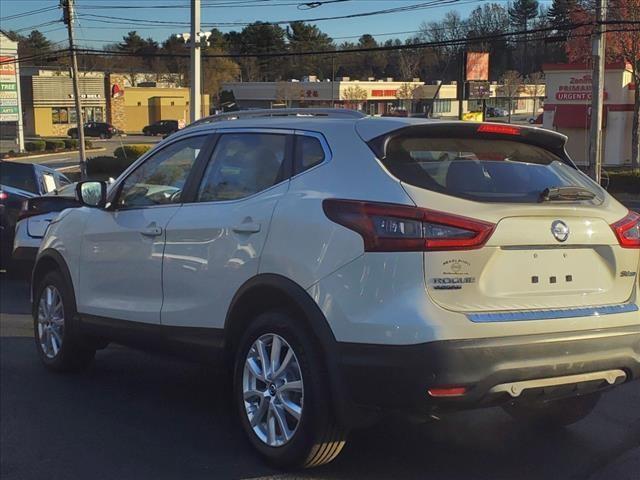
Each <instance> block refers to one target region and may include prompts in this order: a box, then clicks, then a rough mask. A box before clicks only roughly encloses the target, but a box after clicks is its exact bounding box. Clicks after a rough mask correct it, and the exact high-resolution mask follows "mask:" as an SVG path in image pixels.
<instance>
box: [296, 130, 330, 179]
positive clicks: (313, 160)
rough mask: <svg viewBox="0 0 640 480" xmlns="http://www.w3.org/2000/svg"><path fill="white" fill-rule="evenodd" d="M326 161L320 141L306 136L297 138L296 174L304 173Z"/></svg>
mask: <svg viewBox="0 0 640 480" xmlns="http://www.w3.org/2000/svg"><path fill="white" fill-rule="evenodd" d="M323 161H324V150H323V149H322V144H321V143H320V140H318V139H317V138H316V137H309V136H305V135H297V136H296V173H300V172H304V171H305V170H308V169H309V168H311V167H314V166H316V165H318V164H319V163H322V162H323Z"/></svg>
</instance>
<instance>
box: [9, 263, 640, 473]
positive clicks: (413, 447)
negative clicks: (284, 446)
mask: <svg viewBox="0 0 640 480" xmlns="http://www.w3.org/2000/svg"><path fill="white" fill-rule="evenodd" d="M29 308H30V307H29V295H28V286H27V285H26V283H24V282H19V281H16V280H9V279H8V278H6V275H5V274H2V273H0V477H1V478H2V479H3V480H4V479H6V480H13V479H20V480H23V479H25V480H31V479H33V480H36V479H37V480H39V479H44V478H47V479H51V480H53V479H61V480H62V479H63V480H74V479H79V480H80V479H81V480H86V479H105V480H128V479H136V480H137V479H153V480H163V479H185V480H191V479H198V480H199V479H255V478H274V479H275V478H277V479H293V478H309V479H311V478H313V479H367V480H371V479H438V480H439V479H446V480H457V479H464V480H470V479H487V480H489V479H491V480H496V479H505V480H506V479H509V480H513V479H518V480H528V479H531V480H539V479H571V480H578V479H590V480H605V479H606V480H632V479H633V480H638V478H639V473H638V472H640V408H639V407H640V382H634V383H630V384H627V385H623V386H621V387H619V388H617V389H615V390H612V391H610V392H608V393H606V394H605V395H604V396H603V398H602V400H601V402H600V403H599V405H598V407H597V409H596V411H594V412H593V413H592V414H591V415H590V416H589V417H587V418H586V419H585V420H583V421H581V422H579V423H578V424H576V425H574V426H572V427H569V428H566V429H563V430H560V431H558V432H555V433H549V432H536V431H533V430H529V429H527V428H524V427H523V426H521V425H518V424H516V423H515V422H514V421H512V420H511V419H510V418H509V417H508V416H507V415H506V414H504V413H503V412H502V410H501V409H497V408H493V409H486V410H478V411H471V412H464V413H459V414H455V415H450V416H447V417H444V418H442V419H440V420H439V421H433V422H429V423H426V424H414V423H409V422H406V421H401V420H399V419H389V420H387V421H386V422H384V423H383V424H382V425H380V426H377V427H375V428H368V429H366V430H361V431H356V432H352V433H351V435H350V437H349V441H348V444H347V447H346V448H345V450H344V451H343V452H342V454H341V456H340V457H338V459H337V460H336V461H334V462H333V463H331V464H330V465H327V466H325V467H322V468H320V469H316V470H311V471H304V472H289V473H285V472H278V471H276V470H274V469H272V468H269V467H268V466H266V465H265V464H263V463H262V461H261V459H260V458H259V457H258V456H257V455H256V454H255V453H254V452H253V450H252V449H251V448H250V446H249V444H248V442H247V441H246V439H245V438H244V436H243V434H242V432H241V430H240V427H239V424H238V423H237V421H236V420H235V414H234V409H233V408H232V405H231V403H230V400H229V391H228V388H229V387H228V382H227V376H226V374H225V372H223V371H220V370H219V369H216V368H215V367H212V366H207V365H198V364H193V363H186V362H183V361H180V360H177V359H174V358H166V357H161V356H154V355H151V354H148V353H141V352H137V351H134V350H130V349H128V348H124V347H119V346H110V347H108V348H107V349H105V350H103V351H100V352H98V354H97V357H96V362H95V364H94V365H93V366H92V367H91V368H90V369H89V370H88V371H86V372H84V373H81V374H74V375H59V374H53V373H49V372H47V371H46V370H45V369H44V368H43V367H42V365H41V364H40V362H39V360H38V358H37V355H36V351H35V346H34V343H33V340H32V338H31V335H32V328H31V317H30V315H29ZM380 382H381V394H384V378H381V379H380Z"/></svg>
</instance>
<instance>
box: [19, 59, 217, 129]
mask: <svg viewBox="0 0 640 480" xmlns="http://www.w3.org/2000/svg"><path fill="white" fill-rule="evenodd" d="M140 75H143V74H140ZM79 80H80V82H79V83H80V95H81V97H82V110H83V113H84V118H85V121H96V122H108V123H110V124H112V125H113V126H115V127H116V128H119V129H121V130H123V131H125V132H127V133H140V132H141V131H142V128H143V127H144V126H145V125H149V124H150V123H153V122H156V121H158V120H178V121H180V120H183V121H186V120H188V118H189V89H188V88H181V87H175V86H173V84H172V83H171V82H166V83H164V84H163V83H155V82H148V81H147V82H141V83H137V85H139V86H132V82H131V75H128V74H119V73H103V72H81V75H80V78H79ZM20 85H21V90H22V107H23V112H24V113H23V119H24V129H25V135H27V136H39V137H57V136H65V135H66V134H67V131H68V130H69V129H70V128H72V127H74V126H75V122H76V112H75V103H74V96H73V84H72V81H71V77H70V76H69V73H68V71H65V70H45V69H37V68H23V69H22V70H21V72H20ZM202 113H203V115H208V114H209V96H208V95H203V96H202Z"/></svg>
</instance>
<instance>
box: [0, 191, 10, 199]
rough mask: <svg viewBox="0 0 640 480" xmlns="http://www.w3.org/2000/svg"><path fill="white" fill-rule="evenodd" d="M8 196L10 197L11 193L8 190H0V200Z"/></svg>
mask: <svg viewBox="0 0 640 480" xmlns="http://www.w3.org/2000/svg"><path fill="white" fill-rule="evenodd" d="M7 198H9V194H8V193H7V192H3V191H2V190H0V201H4V200H6V199H7Z"/></svg>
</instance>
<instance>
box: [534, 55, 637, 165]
mask: <svg viewBox="0 0 640 480" xmlns="http://www.w3.org/2000/svg"><path fill="white" fill-rule="evenodd" d="M543 68H544V72H545V77H546V82H547V100H546V101H545V104H544V127H545V128H549V129H552V130H557V131H558V132H561V133H564V134H565V135H567V136H568V137H569V140H568V142H567V151H568V153H569V155H570V156H571V158H573V159H574V161H575V162H576V163H577V164H579V165H587V164H588V159H589V138H590V135H591V133H592V132H591V97H592V90H593V79H592V78H591V69H590V68H587V66H586V65H579V64H549V65H544V67H543ZM636 88H638V86H637V85H635V84H634V83H633V80H632V75H631V66H629V65H626V64H623V63H618V64H609V65H607V66H606V68H605V76H604V110H603V119H602V128H603V156H602V158H603V163H604V165H609V166H623V165H628V164H630V163H631V128H632V120H633V97H634V90H635V89H636Z"/></svg>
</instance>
